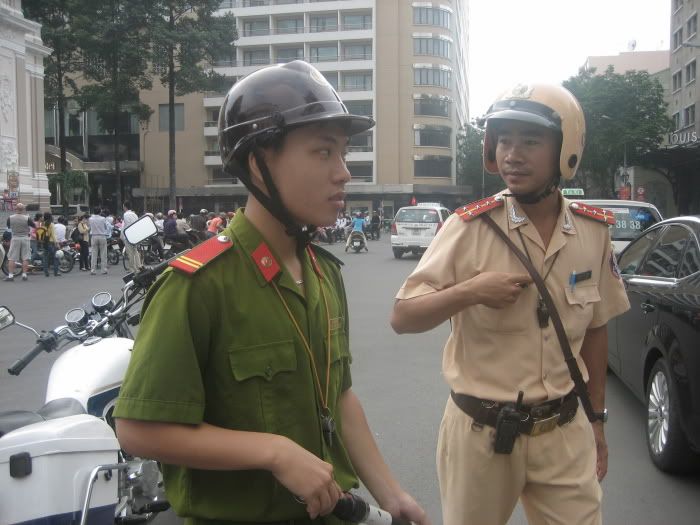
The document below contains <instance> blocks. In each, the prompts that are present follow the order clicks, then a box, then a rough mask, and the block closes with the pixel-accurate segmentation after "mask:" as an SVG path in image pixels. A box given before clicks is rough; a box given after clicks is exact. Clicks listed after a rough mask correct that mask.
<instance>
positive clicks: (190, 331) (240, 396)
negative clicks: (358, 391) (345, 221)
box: [114, 211, 358, 523]
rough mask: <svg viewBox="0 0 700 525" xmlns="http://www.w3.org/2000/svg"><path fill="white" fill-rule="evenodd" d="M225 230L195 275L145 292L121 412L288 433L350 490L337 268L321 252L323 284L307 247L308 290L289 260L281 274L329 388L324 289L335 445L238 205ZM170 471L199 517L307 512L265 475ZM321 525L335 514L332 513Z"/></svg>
mask: <svg viewBox="0 0 700 525" xmlns="http://www.w3.org/2000/svg"><path fill="white" fill-rule="evenodd" d="M223 235H226V236H229V237H230V238H231V240H232V241H233V247H232V248H230V249H228V250H227V251H226V252H224V253H223V254H221V255H220V256H219V257H218V258H216V259H215V260H214V261H212V262H210V263H209V264H207V265H206V266H205V267H204V268H202V269H200V270H199V271H198V272H197V273H196V274H194V275H185V274H183V273H180V272H178V271H174V270H173V269H168V271H167V272H166V273H165V274H164V275H163V276H162V277H161V278H160V279H159V280H158V281H157V282H156V283H155V285H154V286H153V288H152V289H151V290H150V292H149V294H148V297H147V298H146V301H145V304H144V307H143V312H142V318H141V326H140V329H139V334H138V337H137V338H136V342H135V344H134V350H133V355H132V358H131V362H130V364H129V369H128V371H127V374H126V378H125V380H124V384H123V385H122V388H121V393H120V397H119V400H118V403H117V406H116V410H115V412H114V415H115V417H121V418H128V419H138V420H148V421H163V422H172V423H184V424H192V425H196V424H199V423H202V422H206V423H209V424H212V425H216V426H219V427H224V428H230V429H236V430H243V431H251V432H266V433H274V434H280V435H284V436H287V437H288V438H290V439H292V440H294V441H295V442H296V443H298V444H299V445H301V446H302V447H304V448H305V449H307V450H309V451H311V452H313V453H314V454H316V455H317V456H318V457H321V458H323V459H324V460H325V461H328V462H329V463H331V464H332V465H333V466H334V476H335V479H336V481H337V482H338V484H339V485H340V487H341V488H342V489H343V490H349V489H350V488H353V487H357V485H358V482H357V476H356V474H355V472H354V469H353V467H352V464H351V462H350V460H349V458H348V455H347V451H346V449H345V446H344V444H343V442H342V439H341V432H342V421H341V418H340V413H339V410H338V400H339V398H340V395H341V394H342V392H343V391H345V390H346V389H348V388H350V386H351V376H350V361H351V357H350V351H349V343H348V333H349V332H348V314H347V302H346V297H345V289H344V286H343V281H342V277H341V275H340V270H339V266H338V264H337V263H336V262H334V261H333V260H332V258H331V257H332V256H325V255H323V254H320V253H319V257H318V265H319V267H320V270H321V273H322V278H321V281H319V278H318V277H317V275H316V273H315V271H314V267H313V265H312V262H311V260H310V258H309V256H308V254H307V253H306V252H304V255H303V258H302V261H303V271H304V277H303V278H304V283H305V289H306V292H305V293H306V297H304V296H303V295H302V294H300V293H299V290H298V286H297V285H296V284H295V282H294V280H293V279H292V277H291V275H290V274H289V273H288V272H287V271H286V270H284V268H282V271H281V273H280V274H279V275H278V276H277V277H276V278H275V280H276V282H277V284H278V287H279V290H280V292H281V293H282V295H283V297H284V299H285V301H286V302H287V304H288V306H289V308H290V310H291V312H292V313H293V314H294V317H295V318H296V320H297V323H298V324H299V326H300V328H301V330H302V331H304V332H305V334H304V335H305V337H306V338H307V340H308V341H309V343H310V346H311V348H312V351H313V353H314V360H315V362H316V366H317V368H318V375H319V378H320V381H321V384H322V387H323V388H324V390H325V378H326V364H327V359H326V355H327V351H326V337H327V326H328V322H329V320H328V319H327V314H326V309H325V307H324V303H323V298H322V295H321V289H320V287H319V286H323V290H324V292H325V295H326V298H327V300H328V309H329V317H330V328H331V337H330V341H331V351H330V355H331V373H330V386H329V402H328V405H329V407H330V409H331V412H332V414H333V416H334V418H335V421H336V426H337V432H336V434H335V436H334V439H333V444H332V447H330V448H329V447H328V446H326V443H325V441H324V439H323V435H322V432H321V428H320V422H319V407H320V403H319V400H318V395H317V393H316V390H315V387H314V379H313V372H312V368H311V364H310V361H309V358H308V355H307V353H306V350H305V348H304V345H303V343H302V341H301V339H300V338H299V335H298V334H297V332H296V330H295V328H294V326H293V324H292V322H291V321H290V319H289V315H288V313H287V311H286V310H285V309H284V306H283V304H282V302H281V301H280V299H279V297H278V296H277V294H276V292H275V290H274V288H273V287H272V286H271V284H269V283H267V281H266V280H265V278H264V277H263V274H262V273H261V271H260V270H259V269H258V267H257V266H256V263H255V261H254V260H253V258H252V256H251V253H252V252H253V251H255V250H256V249H257V248H258V247H259V246H260V245H261V244H264V239H263V237H262V236H261V235H260V233H259V232H258V231H257V230H256V229H255V227H254V226H253V225H252V224H251V223H250V222H249V221H248V220H247V219H246V217H245V215H244V213H243V212H242V211H239V212H238V213H236V216H235V218H234V220H233V221H232V223H231V224H230V225H229V227H228V228H227V229H226V230H225V231H224V232H223ZM317 253H318V251H317ZM272 255H273V257H274V258H275V259H277V260H278V261H279V257H278V256H277V255H276V254H275V253H274V252H272ZM163 475H164V478H165V488H166V491H167V495H168V499H169V501H170V502H171V504H172V506H173V507H174V509H175V511H176V512H177V513H178V515H180V516H186V517H192V518H195V519H194V520H192V521H191V522H192V523H206V522H207V520H216V521H219V522H227V523H237V522H265V521H282V520H290V519H303V518H305V517H306V518H308V514H307V513H306V508H305V506H304V505H303V504H300V503H298V502H297V501H296V500H295V499H294V497H293V495H292V494H291V493H290V492H289V491H288V490H287V489H286V488H285V487H284V486H282V485H281V484H280V483H278V482H277V481H276V479H275V478H274V476H273V475H272V474H271V473H270V472H268V471H263V470H249V471H212V470H198V469H192V468H186V467H181V466H176V465H163ZM326 523H338V521H337V520H335V519H334V518H326Z"/></svg>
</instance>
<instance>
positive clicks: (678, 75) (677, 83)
mask: <svg viewBox="0 0 700 525" xmlns="http://www.w3.org/2000/svg"><path fill="white" fill-rule="evenodd" d="M671 80H672V83H673V91H678V90H679V89H680V88H681V85H682V81H683V73H682V72H681V71H680V69H679V70H678V71H676V72H675V73H674V74H673V77H672V79H671Z"/></svg>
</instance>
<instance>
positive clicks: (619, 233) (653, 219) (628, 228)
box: [603, 205, 661, 241]
mask: <svg viewBox="0 0 700 525" xmlns="http://www.w3.org/2000/svg"><path fill="white" fill-rule="evenodd" d="M603 208H604V209H606V210H610V211H612V212H613V213H614V214H615V225H614V226H611V227H610V237H611V238H612V240H613V241H630V240H632V239H634V238H636V237H637V236H638V235H639V234H640V233H642V231H644V230H646V229H647V228H648V227H649V226H651V225H653V224H656V223H657V222H659V220H661V218H660V217H658V216H657V215H656V213H655V212H654V210H652V209H651V208H646V207H642V206H615V205H613V206H603Z"/></svg>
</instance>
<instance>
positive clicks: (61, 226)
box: [53, 215, 68, 248]
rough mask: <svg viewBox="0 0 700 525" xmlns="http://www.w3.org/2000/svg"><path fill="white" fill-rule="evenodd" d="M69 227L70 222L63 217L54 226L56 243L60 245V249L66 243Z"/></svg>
mask: <svg viewBox="0 0 700 525" xmlns="http://www.w3.org/2000/svg"><path fill="white" fill-rule="evenodd" d="M67 225H68V221H67V220H66V218H65V217H64V216H63V215H61V216H59V217H58V219H57V220H56V223H55V224H54V225H53V228H54V231H55V232H56V242H57V243H58V246H59V248H60V247H61V246H62V245H63V244H64V243H65V242H66V227H67Z"/></svg>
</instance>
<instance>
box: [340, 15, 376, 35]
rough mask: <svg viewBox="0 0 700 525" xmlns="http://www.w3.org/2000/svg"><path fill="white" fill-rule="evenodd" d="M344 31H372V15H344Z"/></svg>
mask: <svg viewBox="0 0 700 525" xmlns="http://www.w3.org/2000/svg"><path fill="white" fill-rule="evenodd" d="M342 20H343V30H344V31H352V30H360V29H372V15H371V14H357V13H353V14H347V15H346V14H344V15H342Z"/></svg>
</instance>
